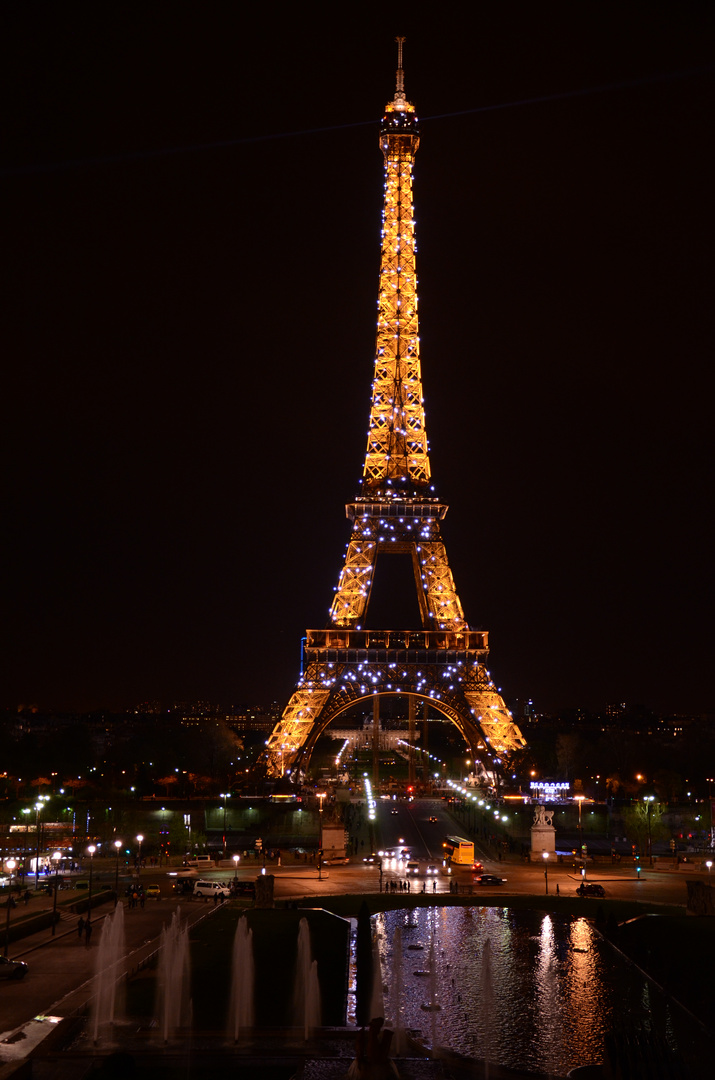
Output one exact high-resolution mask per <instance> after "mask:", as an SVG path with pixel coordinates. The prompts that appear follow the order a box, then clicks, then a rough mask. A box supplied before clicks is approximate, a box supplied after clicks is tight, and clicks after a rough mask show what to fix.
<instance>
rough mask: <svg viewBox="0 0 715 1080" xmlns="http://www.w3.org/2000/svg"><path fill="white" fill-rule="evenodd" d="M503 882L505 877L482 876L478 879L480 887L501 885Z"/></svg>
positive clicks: (494, 875)
mask: <svg viewBox="0 0 715 1080" xmlns="http://www.w3.org/2000/svg"><path fill="white" fill-rule="evenodd" d="M505 881H506V878H505V877H497V876H496V874H482V876H481V877H480V878H479V884H480V885H503V884H504V883H505Z"/></svg>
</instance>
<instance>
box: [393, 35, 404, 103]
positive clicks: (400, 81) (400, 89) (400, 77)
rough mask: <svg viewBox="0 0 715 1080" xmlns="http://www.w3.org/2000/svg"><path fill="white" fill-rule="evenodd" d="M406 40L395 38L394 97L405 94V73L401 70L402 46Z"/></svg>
mask: <svg viewBox="0 0 715 1080" xmlns="http://www.w3.org/2000/svg"><path fill="white" fill-rule="evenodd" d="M406 40H407V38H403V37H396V38H395V41H396V42H397V90H396V93H395V97H404V96H405V73H404V71H403V70H402V46H403V45H404V43H405V41H406Z"/></svg>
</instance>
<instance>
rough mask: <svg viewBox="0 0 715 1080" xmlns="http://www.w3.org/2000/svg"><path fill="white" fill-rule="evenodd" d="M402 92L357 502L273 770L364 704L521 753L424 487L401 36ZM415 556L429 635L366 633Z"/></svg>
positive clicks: (493, 760) (270, 754)
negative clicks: (390, 562) (431, 713)
mask: <svg viewBox="0 0 715 1080" xmlns="http://www.w3.org/2000/svg"><path fill="white" fill-rule="evenodd" d="M398 48H399V54H398V71H397V87H396V91H395V96H394V98H393V100H392V101H390V102H389V103H388V105H387V107H386V110H385V115H384V117H383V120H382V124H381V126H380V147H381V149H382V152H383V155H384V159H385V196H384V210H383V227H382V252H381V261H380V288H379V300H378V322H377V344H376V353H375V371H374V378H373V384H372V404H371V409H370V425H369V431H368V441H367V451H366V454H365V466H364V470H363V478H362V482H361V492H360V494H359V495H358V497H357V498H356V499H355V501H354V502H352V503H349V504H348V506H347V507H346V513H347V516H348V518H349V519H350V521H351V522H352V535H351V537H350V542H349V544H348V548H347V553H346V557H345V564H344V566H343V569H342V572H341V574H340V579H339V581H338V587H337V589H336V592H335V598H334V600H333V604H332V607H331V610H330V625H329V628H328V629H325V630H308V631H307V634H306V644H305V650H304V669H303V671H302V673H301V676H300V678H299V681H298V684H297V686H296V688H295V690H294V692H293V694H292V696H291V699H290V701H289V702H288V705H287V707H286V709H285V711H284V713H283V715H282V717H281V719H280V721H279V722H278V724H277V725H276V727H275V728H274V730H273V733H272V735H271V737H270V739H269V742H268V747H267V764H268V771H269V773H270V774H273V775H279V774H283V773H284V772H294V771H295V770H296V769H297V770H299V771H301V770H304V769H305V768H306V766H307V762H308V760H309V758H310V755H311V753H312V750H313V747H314V746H315V743H316V741H317V739H318V738H319V736H320V735H321V734H322V732H323V731H324V730H325V729H326V728H327V727H328V725H329V724H330V723H331V722H332V721H333V720H335V718H336V717H337V716H339V715H340V714H341V713H342V712H344V711H345V710H346V709H349V708H350V707H351V706H352V705H354V704H355V703H356V702H358V701H360V700H365V699H370V700H372V699H374V697H375V696H376V695H377V696H384V695H402V696H408V697H409V696H413V697H416V698H419V699H420V700H422V701H429V702H431V703H432V705H433V706H434V707H435V708H436V709H437V710H438V711H440V712H441V713H442V714H443V715H444V716H445V717H447V718H448V719H449V720H451V721H452V722H453V723H454V724H455V725H456V726H457V728H458V729H459V730H460V732H461V733H462V735H463V737H464V739H465V742H466V744H467V746H468V748H469V751H470V754H471V756H472V758H479V759H481V760H482V762H483V764H484V766H485V768H486V769H487V770H488V771H493V769H494V768H495V767H498V763H499V761H500V759H501V758H503V757H504V756H508V754H509V753H511V752H512V751H514V750H517V749H519V748H520V747H522V746H524V745H525V742H524V739H523V737H522V735H521V733H520V731H519V729H518V727H517V726H516V724H515V723H514V720H513V718H512V716H511V713H510V712H509V710H508V709H507V707H506V705H505V704H504V701H503V699H502V697H501V695H500V694H499V692H498V690H497V689H496V687H495V686H494V684H493V682H492V679H491V676H490V675H489V672H488V670H487V668H486V659H487V656H488V652H489V647H488V635H487V633H486V632H484V631H476V630H471V629H470V628H469V626H468V625H467V622H466V621H465V618H464V613H463V610H462V605H461V603H460V600H459V596H458V595H457V590H456V588H455V584H454V579H453V577H452V571H451V570H450V568H449V563H448V560H447V552H446V549H445V546H444V543H443V541H442V537H441V532H440V522H441V521H442V519H443V518H444V516H445V514H446V512H447V506H446V505H445V504H444V503H442V502H440V501H439V499H437V498H436V497H435V496H434V492H433V488H432V487H431V484H430V476H431V474H430V463H429V448H428V444H427V433H426V428H425V413H424V399H423V395H422V374H421V370H420V355H419V334H418V317H417V276H416V267H415V222H414V213H413V199H412V170H413V166H414V160H415V154H416V152H417V148H418V146H419V130H418V125H417V117H416V115H415V109H414V106H413V105H412V104H411V103H410V102H408V101H407V100H406V97H405V92H404V76H403V70H402V39H399V38H398ZM394 553H402V554H404V553H407V554H409V555H411V557H412V567H413V570H414V578H415V586H416V589H417V597H418V601H419V608H420V615H421V620H422V629H421V630H369V629H367V628H366V616H367V611H368V605H369V601H370V591H371V588H372V582H373V579H374V572H375V564H376V561H377V558H378V556H380V555H385V556H386V555H389V554H394Z"/></svg>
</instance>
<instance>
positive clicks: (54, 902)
mask: <svg viewBox="0 0 715 1080" xmlns="http://www.w3.org/2000/svg"><path fill="white" fill-rule="evenodd" d="M61 858H62V852H61V851H53V853H52V861H53V863H54V864H55V887H54V890H53V892H54V896H53V900H52V937H54V936H55V916H56V915H57V889H58V888H59V884H60V879H59V877H58V876H57V875H58V874H59V869H60V859H61Z"/></svg>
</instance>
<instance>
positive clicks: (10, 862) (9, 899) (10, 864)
mask: <svg viewBox="0 0 715 1080" xmlns="http://www.w3.org/2000/svg"><path fill="white" fill-rule="evenodd" d="M16 865H17V863H16V862H15V860H14V859H8V860H7V862H6V863H5V866H6V867H7V868H8V870H9V871H10V884H9V885H8V887H7V900H6V904H7V918H6V919H5V948H4V950H3V956H7V946H8V942H9V941H10V908H11V907H12V906H13V903H14V901H13V899H12V872H13V870H14V869H15V867H16Z"/></svg>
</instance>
